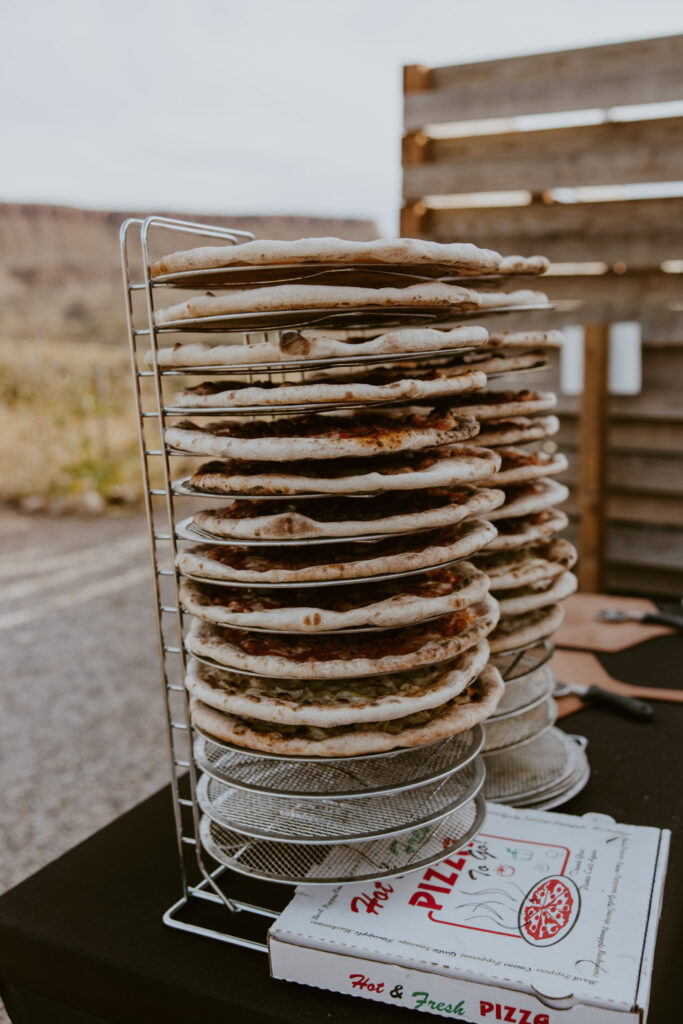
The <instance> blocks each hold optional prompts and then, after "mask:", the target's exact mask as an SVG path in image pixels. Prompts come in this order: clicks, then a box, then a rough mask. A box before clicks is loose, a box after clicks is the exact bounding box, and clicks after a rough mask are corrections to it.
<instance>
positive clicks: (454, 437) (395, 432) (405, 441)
mask: <svg viewBox="0 0 683 1024" xmlns="http://www.w3.org/2000/svg"><path fill="white" fill-rule="evenodd" d="M421 419H422V423H421V424H420V425H419V426H416V425H410V424H407V425H405V426H402V425H401V423H400V421H398V420H397V419H391V418H387V419H386V420H385V421H384V423H383V424H382V425H381V427H380V426H378V429H377V432H376V433H370V432H367V431H366V432H363V431H359V432H357V433H355V434H354V429H353V428H354V420H350V419H345V418H343V417H337V418H336V419H333V418H332V417H327V416H326V417H325V418H323V417H322V416H321V417H320V418H319V420H318V423H319V429H320V432H319V433H318V434H315V435H313V436H308V437H307V436H305V434H304V431H305V426H306V424H307V423H308V422H309V420H308V419H305V418H302V436H299V437H291V436H288V435H286V434H285V435H284V436H279V435H278V423H277V422H275V423H272V424H268V426H269V427H272V434H268V435H266V436H265V437H239V436H231V435H230V433H229V430H230V425H229V424H227V425H226V423H225V422H223V421H218V422H213V421H212V422H210V423H207V424H205V425H200V424H197V423H193V422H192V421H191V420H183V421H182V422H180V423H178V424H176V425H175V426H172V427H167V428H166V430H165V432H164V438H165V440H166V444H167V445H168V446H169V447H170V448H173V449H174V450H176V451H182V452H187V453H188V454H189V455H204V456H213V457H214V458H220V459H253V460H255V461H268V462H292V461H294V460H302V459H316V460H319V459H343V458H363V457H366V456H369V455H380V454H384V453H386V452H400V451H421V450H422V449H423V448H433V447H435V446H440V445H447V444H453V443H455V442H457V441H465V440H469V439H470V438H473V437H475V436H476V434H477V431H478V429H479V427H478V424H477V423H476V421H475V420H473V419H472V418H467V419H464V418H463V419H454V418H453V417H449V416H446V417H442V418H441V419H440V420H439V419H436V420H433V419H432V420H431V422H434V423H435V424H436V425H434V426H430V425H429V424H430V417H422V418H421ZM295 422H296V421H295ZM379 422H380V421H379V420H378V423H379ZM439 424H444V425H443V426H441V425H439ZM446 424H449V425H448V426H446ZM325 429H327V430H328V431H329V433H323V431H324V430H325Z"/></svg>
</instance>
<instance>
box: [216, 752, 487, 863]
mask: <svg viewBox="0 0 683 1024" xmlns="http://www.w3.org/2000/svg"><path fill="white" fill-rule="evenodd" d="M484 775H485V769H484V763H483V761H482V759H481V758H480V757H479V758H475V759H474V760H473V761H471V762H470V763H469V764H468V765H466V766H465V767H464V768H461V769H458V770H457V771H455V772H451V774H450V775H448V776H446V777H445V778H443V779H439V780H438V781H437V782H428V783H426V784H425V785H424V786H419V787H417V788H414V789H407V790H397V791H396V792H394V793H388V794H381V795H376V796H365V797H361V798H360V799H358V798H356V799H353V798H350V799H348V800H335V799H334V798H330V799H325V800H320V799H319V798H309V799H305V800H302V799H299V798H296V799H291V800H283V799H282V797H281V796H279V795H278V796H271V795H270V794H267V793H253V792H246V791H245V790H238V789H233V788H232V787H231V786H228V785H226V783H224V782H219V781H218V780H217V779H214V778H212V777H211V776H209V775H202V777H201V779H200V781H199V785H198V786H197V799H198V802H199V805H200V807H201V809H202V811H203V812H204V813H205V814H207V815H208V817H210V818H212V819H213V820H214V821H216V822H217V823H218V824H219V825H224V826H225V827H226V828H229V829H230V830H231V831H233V832H239V833H240V834H241V835H246V836H251V837H253V838H256V839H270V840H272V841H273V842H283V843H305V844H308V843H314V844H317V843H321V842H324V843H334V844H337V843H354V842H361V841H365V840H367V839H381V838H384V837H385V836H389V835H395V834H399V833H401V832H408V831H410V830H412V829H413V828H419V827H420V826H422V825H429V824H432V823H433V822H435V821H438V819H439V818H442V817H444V816H445V815H446V814H449V813H450V812H452V811H455V810H457V808H458V807H461V806H462V804H464V803H466V802H467V801H468V800H471V799H473V797H474V796H476V794H477V793H478V792H479V790H480V789H481V787H482V786H483V784H484Z"/></svg>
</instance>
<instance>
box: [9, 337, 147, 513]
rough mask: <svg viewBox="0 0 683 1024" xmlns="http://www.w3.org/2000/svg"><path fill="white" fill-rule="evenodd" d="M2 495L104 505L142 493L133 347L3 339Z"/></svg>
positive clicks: (13, 497)
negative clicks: (98, 500) (90, 499)
mask: <svg viewBox="0 0 683 1024" xmlns="http://www.w3.org/2000/svg"><path fill="white" fill-rule="evenodd" d="M0 430H1V431H2V436H3V438H4V439H5V443H4V444H3V445H2V451H1V454H0V500H4V501H20V500H22V499H25V498H29V497H31V498H32V497H34V496H41V497H48V498H53V499H54V498H57V499H60V498H61V499H64V500H65V501H66V502H67V503H68V501H69V499H77V498H78V496H79V495H83V494H85V493H88V492H90V493H92V492H95V493H96V494H98V495H101V497H102V498H103V499H104V500H105V501H106V502H107V503H112V504H113V503H121V502H126V503H127V502H131V501H135V500H137V499H139V497H140V494H141V477H140V464H139V454H138V442H137V427H136V416H135V412H134V403H133V390H132V381H131V373H130V363H129V359H128V351H127V347H126V346H125V345H123V344H122V345H121V346H120V347H119V346H116V347H115V346H112V345H106V344H101V343H99V342H96V341H88V342H87V343H84V344H80V343H78V342H74V341H65V340H49V341H31V342H24V343H21V342H18V341H11V340H5V339H3V340H0Z"/></svg>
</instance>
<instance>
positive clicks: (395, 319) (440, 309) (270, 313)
mask: <svg viewBox="0 0 683 1024" xmlns="http://www.w3.org/2000/svg"><path fill="white" fill-rule="evenodd" d="M552 308H553V306H552V305H551V304H550V303H545V302H543V303H533V304H529V305H525V306H521V305H520V306H497V307H486V308H484V309H482V308H477V309H460V310H454V309H452V308H449V307H444V306H412V307H411V306H405V307H402V308H397V307H395V306H362V307H356V308H355V309H353V308H344V309H329V308H322V309H321V308H317V309H316V308H312V309H290V310H288V309H282V310H260V311H257V312H253V313H221V314H217V315H214V316H203V317H188V318H184V319H181V320H168V321H166V322H164V323H161V324H157V325H156V328H155V330H156V333H157V334H168V333H169V332H176V331H177V332H182V333H185V332H188V331H194V332H198V331H202V332H203V331H268V330H277V329H279V330H286V329H287V328H292V329H295V328H306V327H317V328H321V327H328V328H330V329H334V328H340V329H348V328H353V327H356V328H364V327H375V326H376V327H409V326H416V327H420V326H423V325H426V324H439V325H441V326H444V325H445V324H447V323H458V322H460V321H462V320H471V319H472V318H473V317H477V318H479V319H482V318H483V317H489V316H498V315H499V314H502V313H526V312H530V311H531V310H537V309H544V310H550V309H552ZM137 333H138V334H140V335H147V334H149V329H146V330H141V331H138V332H137Z"/></svg>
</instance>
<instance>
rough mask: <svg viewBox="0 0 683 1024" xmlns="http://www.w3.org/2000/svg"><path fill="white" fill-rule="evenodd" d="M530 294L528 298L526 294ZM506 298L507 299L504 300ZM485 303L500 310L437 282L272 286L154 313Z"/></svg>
mask: <svg viewBox="0 0 683 1024" xmlns="http://www.w3.org/2000/svg"><path fill="white" fill-rule="evenodd" d="M531 294H533V293H531ZM506 298H509V296H506ZM484 303H486V304H489V303H490V304H492V305H499V304H500V296H499V295H497V294H496V296H495V297H494V295H493V293H489V295H486V296H484V294H483V293H482V294H480V293H478V292H475V291H473V290H472V289H470V288H461V287H460V286H459V285H454V284H445V283H443V282H441V281H430V282H427V283H420V284H412V285H408V286H407V287H405V288H358V287H347V286H344V285H329V284H308V283H306V284H276V285H271V286H268V287H265V288H246V289H242V290H241V291H230V292H226V293H225V294H223V295H214V294H213V293H212V292H207V293H206V294H205V295H197V296H195V297H193V298H191V299H186V300H185V301H184V302H177V303H175V304H174V305H173V306H168V307H166V309H158V310H157V311H156V312H155V314H154V319H155V321H156V323H157V324H169V323H176V322H179V321H182V320H202V319H205V318H206V317H222V316H232V315H234V314H238V313H240V314H264V313H275V312H281V311H290V310H292V311H294V310H302V311H303V310H322V309H325V310H332V311H337V310H344V309H367V308H375V309H376V308H384V309H389V310H391V309H419V308H425V307H426V308H429V309H443V310H444V311H446V310H450V309H457V310H468V309H480V308H483V305H484Z"/></svg>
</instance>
